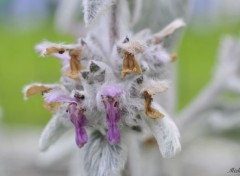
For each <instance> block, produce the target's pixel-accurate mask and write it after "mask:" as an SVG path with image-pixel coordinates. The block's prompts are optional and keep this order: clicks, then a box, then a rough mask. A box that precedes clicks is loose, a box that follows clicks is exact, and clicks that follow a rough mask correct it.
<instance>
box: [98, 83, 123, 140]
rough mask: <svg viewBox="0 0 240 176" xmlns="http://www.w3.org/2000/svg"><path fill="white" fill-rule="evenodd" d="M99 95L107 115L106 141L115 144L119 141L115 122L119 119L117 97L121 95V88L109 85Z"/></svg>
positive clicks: (118, 132)
mask: <svg viewBox="0 0 240 176" xmlns="http://www.w3.org/2000/svg"><path fill="white" fill-rule="evenodd" d="M101 95H102V99H103V103H104V106H105V110H106V115H107V122H108V132H107V137H108V141H109V143H110V144H117V143H119V142H120V131H119V129H118V125H117V123H118V122H119V120H120V108H119V97H120V96H121V95H122V90H121V88H120V87H118V86H117V85H109V86H107V87H105V88H104V90H103V91H102V94H101Z"/></svg>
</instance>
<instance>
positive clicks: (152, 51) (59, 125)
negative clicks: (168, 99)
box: [23, 19, 184, 167]
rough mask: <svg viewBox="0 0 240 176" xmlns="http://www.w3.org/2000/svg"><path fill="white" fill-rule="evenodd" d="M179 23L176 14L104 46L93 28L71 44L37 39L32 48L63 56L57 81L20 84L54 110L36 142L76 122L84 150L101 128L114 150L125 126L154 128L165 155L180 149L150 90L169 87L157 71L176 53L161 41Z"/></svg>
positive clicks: (173, 129)
mask: <svg viewBox="0 0 240 176" xmlns="http://www.w3.org/2000/svg"><path fill="white" fill-rule="evenodd" d="M182 26H184V22H183V21H182V20H181V19H177V20H175V21H173V22H172V23H170V24H169V25H168V26H167V27H165V28H164V29H163V30H162V31H160V32H159V33H156V34H151V33H150V32H149V31H146V30H144V31H141V32H139V33H138V34H135V35H132V36H126V37H124V38H122V39H119V40H118V41H116V42H114V44H113V46H112V47H111V49H110V50H108V51H106V50H104V49H103V48H104V42H99V41H100V39H99V37H98V35H100V34H98V35H96V34H94V33H91V32H89V33H88V34H87V36H86V37H84V38H81V39H79V40H78V42H77V43H75V44H62V43H59V44H57V43H51V42H47V41H44V42H42V43H40V44H38V45H37V46H36V50H37V51H38V52H40V53H41V55H42V56H53V57H56V58H58V59H60V60H61V62H62V76H61V79H60V81H59V83H56V84H42V83H33V84H30V85H28V86H26V87H25V88H24V90H23V92H24V95H25V97H26V98H28V97H31V96H33V95H35V94H42V95H43V97H44V106H45V107H46V108H47V109H49V110H51V111H52V112H53V118H52V120H51V121H50V122H49V124H48V125H47V126H46V128H45V130H44V132H43V134H42V136H41V139H40V148H41V149H42V150H46V149H47V148H48V147H49V146H50V145H51V144H53V143H54V142H55V141H56V140H58V138H59V137H60V136H61V135H62V134H63V133H64V132H65V131H67V130H68V129H69V128H72V127H74V128H75V140H76V144H77V146H79V147H80V148H82V147H83V146H84V145H85V144H86V145H87V146H85V147H84V148H86V152H88V153H89V151H91V150H92V149H93V148H91V147H93V144H94V142H95V141H97V140H98V139H99V138H100V137H99V138H98V137H96V136H99V134H100V136H101V139H102V140H104V141H106V144H104V145H106V146H108V147H109V148H110V149H111V150H112V151H115V152H116V153H118V151H117V150H118V148H121V146H122V145H123V143H124V140H123V138H124V136H125V135H127V133H125V129H129V130H127V131H131V130H132V129H133V127H138V128H139V129H142V130H149V131H150V132H151V133H152V135H153V136H154V137H155V138H156V141H157V143H158V145H159V148H160V151H161V153H162V155H163V156H164V157H172V156H173V155H175V154H176V153H177V152H178V151H180V149H181V145H180V142H179V137H180V135H179V132H178V129H177V127H176V125H175V124H174V122H173V121H172V120H171V118H170V117H169V115H168V113H167V112H166V111H165V110H164V108H163V107H161V106H160V105H159V104H158V103H157V101H155V100H154V95H156V94H160V93H162V92H165V91H167V89H168V86H169V85H168V81H166V80H162V79H160V76H159V75H160V74H161V72H162V69H163V68H164V67H165V66H166V65H168V64H170V63H171V62H173V61H175V59H176V54H171V53H169V52H168V51H167V50H166V49H165V48H164V47H163V45H162V44H163V42H164V39H165V38H166V37H168V36H170V35H172V34H173V33H174V32H175V31H176V30H177V29H178V28H180V27H182ZM97 39H99V40H97ZM96 41H98V42H96ZM96 134H97V135H96ZM105 139H106V140H105ZM89 141H92V142H89ZM95 147H96V146H95ZM99 150H100V149H99ZM121 150H122V149H121ZM86 167H88V166H86Z"/></svg>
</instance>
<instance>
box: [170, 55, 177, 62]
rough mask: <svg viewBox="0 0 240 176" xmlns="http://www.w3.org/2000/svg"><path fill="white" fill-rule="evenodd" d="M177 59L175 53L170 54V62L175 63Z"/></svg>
mask: <svg viewBox="0 0 240 176" xmlns="http://www.w3.org/2000/svg"><path fill="white" fill-rule="evenodd" d="M177 58H178V55H177V53H172V54H171V61H172V62H175V61H176V60H177Z"/></svg>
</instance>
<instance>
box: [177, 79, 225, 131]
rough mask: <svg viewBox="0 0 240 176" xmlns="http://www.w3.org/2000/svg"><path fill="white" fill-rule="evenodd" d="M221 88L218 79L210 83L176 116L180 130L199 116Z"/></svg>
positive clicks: (212, 101) (211, 102)
mask: <svg viewBox="0 0 240 176" xmlns="http://www.w3.org/2000/svg"><path fill="white" fill-rule="evenodd" d="M222 89H223V86H222V83H221V82H220V81H218V82H212V83H210V84H209V85H208V86H207V87H206V88H205V89H204V90H203V91H202V92H201V93H200V94H199V95H198V97H197V98H196V99H195V100H194V101H193V102H192V103H190V105H188V106H187V108H185V109H184V110H183V111H182V112H181V113H180V115H179V118H178V119H179V120H178V124H179V128H180V130H181V131H184V129H185V130H186V129H187V126H188V125H189V124H191V123H192V122H193V121H194V120H196V117H199V114H201V113H203V112H204V111H205V110H207V109H208V108H209V107H210V106H211V105H212V104H213V103H214V101H215V100H216V97H217V96H218V95H219V93H220V92H221V91H222Z"/></svg>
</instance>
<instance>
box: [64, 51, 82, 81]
mask: <svg viewBox="0 0 240 176" xmlns="http://www.w3.org/2000/svg"><path fill="white" fill-rule="evenodd" d="M81 51H82V49H81V48H80V47H79V48H76V49H72V50H70V51H69V55H70V56H71V59H70V71H67V72H66V73H65V75H66V76H68V77H70V78H72V79H75V80H80V78H79V72H80V71H81V70H82V69H83V66H82V65H81V63H80V61H79V60H78V58H79V57H80V55H81Z"/></svg>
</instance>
